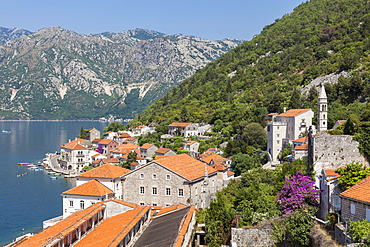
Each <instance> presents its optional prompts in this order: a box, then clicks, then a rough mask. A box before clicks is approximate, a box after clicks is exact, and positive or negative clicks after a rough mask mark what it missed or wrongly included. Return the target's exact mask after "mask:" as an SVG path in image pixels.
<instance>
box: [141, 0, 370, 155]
mask: <svg viewBox="0 0 370 247" xmlns="http://www.w3.org/2000/svg"><path fill="white" fill-rule="evenodd" d="M369 10H370V6H369V4H368V3H367V2H366V1H360V0H342V1H334V0H312V1H307V2H305V3H302V4H301V5H300V6H298V7H296V8H295V9H294V12H293V13H291V14H289V15H285V16H283V17H282V18H281V19H279V20H276V22H275V23H272V24H271V25H269V26H266V27H265V28H264V29H263V30H262V32H261V34H259V35H256V36H255V37H254V38H253V39H252V40H251V41H247V42H244V43H243V44H242V45H240V46H238V47H237V48H235V49H233V50H232V51H230V52H228V53H226V54H224V55H223V56H222V57H221V58H220V59H218V60H216V61H214V62H212V63H210V64H208V65H207V66H206V67H205V68H204V69H201V70H199V71H198V72H197V73H196V74H195V75H194V76H192V77H190V78H188V79H186V80H185V81H184V82H183V83H182V84H180V85H179V86H178V87H176V88H174V89H173V90H171V91H170V92H169V93H168V94H167V95H166V96H164V97H163V98H162V99H160V100H158V101H157V102H156V103H155V104H153V105H152V106H151V107H150V108H149V109H148V110H147V111H145V112H144V113H143V114H141V115H140V117H139V119H140V121H141V122H143V123H145V124H147V123H150V122H161V121H164V120H168V119H170V118H171V119H172V120H174V121H190V122H209V123H216V121H218V120H220V121H218V122H217V124H216V129H217V130H220V129H221V131H222V130H223V129H225V128H228V126H232V128H231V129H228V130H227V133H229V134H231V135H233V134H237V131H238V129H237V126H238V123H240V122H242V121H245V122H246V123H247V124H248V123H251V122H256V123H260V124H261V125H262V126H264V125H265V114H266V113H268V112H281V111H282V109H283V107H304V108H312V109H313V110H314V111H316V108H317V107H316V103H317V99H316V97H317V90H315V88H312V89H311V90H309V92H308V94H307V95H300V94H299V90H298V88H300V87H301V86H303V85H307V84H308V83H309V82H310V81H311V80H312V79H314V78H316V77H319V76H322V75H327V74H330V73H335V72H340V71H343V70H349V71H351V72H352V75H351V76H350V77H348V78H344V77H340V79H339V82H338V83H337V84H326V85H325V88H326V91H327V95H328V100H329V109H328V110H329V114H328V116H329V119H328V126H329V127H331V126H333V125H334V123H335V122H336V121H337V120H339V119H347V117H348V115H349V114H350V113H354V114H357V115H358V116H359V117H360V120H361V121H364V120H367V119H369V116H370V107H369V106H368V104H366V103H361V102H365V101H366V98H368V97H369V96H370V85H369V80H370V73H369V72H368V68H369V65H370V57H369V56H368V54H369V52H370V38H369V34H370V14H368V13H369ZM236 153H238V152H234V154H236Z"/></svg>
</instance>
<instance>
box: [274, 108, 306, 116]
mask: <svg viewBox="0 0 370 247" xmlns="http://www.w3.org/2000/svg"><path fill="white" fill-rule="evenodd" d="M309 110H311V109H290V110H288V111H286V112H283V113H280V114H279V115H277V116H278V117H296V116H298V115H301V114H302V113H304V112H306V111H309Z"/></svg>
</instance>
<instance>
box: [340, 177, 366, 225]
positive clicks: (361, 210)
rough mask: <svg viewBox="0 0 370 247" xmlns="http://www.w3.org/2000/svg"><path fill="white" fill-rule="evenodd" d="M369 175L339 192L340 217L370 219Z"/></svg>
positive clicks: (357, 219)
mask: <svg viewBox="0 0 370 247" xmlns="http://www.w3.org/2000/svg"><path fill="white" fill-rule="evenodd" d="M369 191H370V176H369V177H367V178H365V179H364V180H362V181H361V182H359V183H358V184H355V185H354V186H352V187H351V188H349V189H347V190H345V191H343V192H342V193H340V198H341V212H342V219H343V220H345V221H347V222H348V221H361V220H368V221H370V193H369Z"/></svg>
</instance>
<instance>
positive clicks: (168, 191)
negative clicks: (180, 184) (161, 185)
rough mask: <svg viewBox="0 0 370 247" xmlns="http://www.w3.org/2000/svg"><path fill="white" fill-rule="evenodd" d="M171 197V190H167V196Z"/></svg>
mask: <svg viewBox="0 0 370 247" xmlns="http://www.w3.org/2000/svg"><path fill="white" fill-rule="evenodd" d="M170 195H171V188H166V196H170Z"/></svg>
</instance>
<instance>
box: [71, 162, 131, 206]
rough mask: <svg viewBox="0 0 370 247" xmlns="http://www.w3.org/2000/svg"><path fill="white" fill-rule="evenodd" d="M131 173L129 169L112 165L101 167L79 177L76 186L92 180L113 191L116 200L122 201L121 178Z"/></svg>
mask: <svg viewBox="0 0 370 247" xmlns="http://www.w3.org/2000/svg"><path fill="white" fill-rule="evenodd" d="M129 172H130V170H128V169H125V168H122V167H119V166H115V165H112V164H105V165H101V166H98V167H96V168H94V169H91V170H90V171H87V172H84V173H81V174H79V175H77V176H76V186H80V185H82V184H84V183H87V182H89V181H91V180H98V181H99V182H100V183H101V184H103V185H104V186H106V187H107V188H109V189H110V190H112V191H113V192H114V193H115V196H116V198H118V199H122V194H123V191H122V190H123V184H122V180H121V177H122V176H123V175H125V174H127V173H129Z"/></svg>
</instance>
